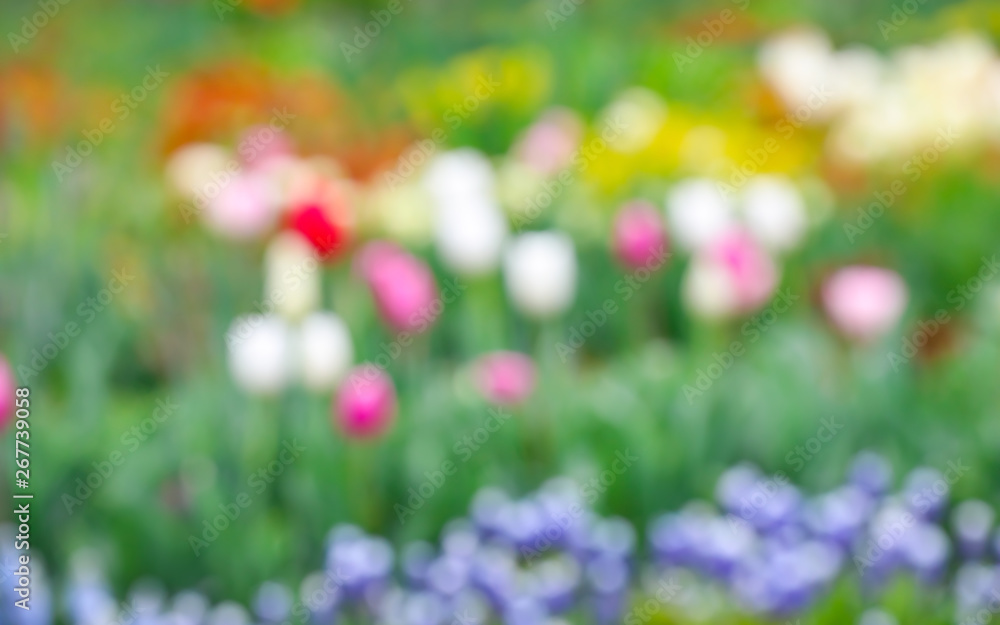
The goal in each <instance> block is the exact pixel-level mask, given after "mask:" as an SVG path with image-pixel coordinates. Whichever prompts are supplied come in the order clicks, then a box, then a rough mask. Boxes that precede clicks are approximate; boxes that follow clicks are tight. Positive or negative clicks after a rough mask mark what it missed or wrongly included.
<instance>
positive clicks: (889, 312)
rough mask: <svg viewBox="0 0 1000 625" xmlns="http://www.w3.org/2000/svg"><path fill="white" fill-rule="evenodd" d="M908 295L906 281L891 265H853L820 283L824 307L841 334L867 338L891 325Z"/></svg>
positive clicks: (875, 335) (895, 322) (873, 337)
mask: <svg viewBox="0 0 1000 625" xmlns="http://www.w3.org/2000/svg"><path fill="white" fill-rule="evenodd" d="M908 299H909V296H908V293H907V289H906V283H905V282H903V279H902V278H901V277H900V276H899V274H898V273H896V272H895V271H892V270H891V269H883V268H881V267H869V266H864V265H854V266H851V267H844V268H842V269H840V270H839V271H837V272H836V273H834V274H833V275H832V276H831V277H830V278H829V279H828V280H827V281H826V283H825V284H824V285H823V291H822V300H823V308H824V309H825V310H826V314H827V316H828V317H829V318H830V321H831V322H832V323H833V325H834V326H835V327H836V328H837V330H839V331H840V332H841V333H842V334H843V335H844V336H846V337H848V338H850V339H853V340H856V341H860V342H863V343H864V342H869V341H872V340H874V339H876V338H878V337H879V336H881V335H883V334H885V333H886V332H888V331H889V330H891V329H892V328H893V326H895V325H896V324H897V323H898V322H899V319H900V317H902V315H903V311H904V310H905V309H906V302H907V300H908Z"/></svg>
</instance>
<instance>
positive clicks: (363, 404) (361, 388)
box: [333, 363, 396, 438]
mask: <svg viewBox="0 0 1000 625" xmlns="http://www.w3.org/2000/svg"><path fill="white" fill-rule="evenodd" d="M395 414H396V389H395V387H394V386H393V384H392V379H391V378H390V377H389V376H388V375H386V373H385V372H384V371H382V370H381V369H379V368H378V367H376V366H375V365H373V364H371V363H366V364H363V365H361V366H359V367H355V368H354V369H352V370H351V371H350V373H348V374H347V378H346V379H345V380H344V382H343V384H341V386H340V390H338V391H337V396H336V399H335V400H334V415H333V416H334V420H335V421H336V423H337V426H338V427H339V428H340V430H341V431H342V432H343V433H344V434H346V435H347V436H349V437H351V438H371V437H374V436H378V435H380V434H382V433H383V432H384V431H385V430H386V429H387V428H388V427H389V425H390V424H391V423H392V420H393V417H395Z"/></svg>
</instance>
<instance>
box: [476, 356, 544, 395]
mask: <svg viewBox="0 0 1000 625" xmlns="http://www.w3.org/2000/svg"><path fill="white" fill-rule="evenodd" d="M474 376H475V381H476V386H477V387H478V388H479V392H480V393H481V394H482V395H483V397H485V398H486V399H487V400H488V401H490V402H492V403H494V404H501V405H509V404H519V403H521V402H523V401H524V400H525V399H527V398H528V396H529V395H531V393H532V391H534V390H535V378H536V371H535V363H534V362H532V360H531V358H529V357H528V356H526V355H524V354H520V353H517V352H508V351H498V352H493V353H490V354H486V355H484V356H481V357H480V358H479V359H478V361H476V363H475V365H474Z"/></svg>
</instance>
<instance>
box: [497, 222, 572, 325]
mask: <svg viewBox="0 0 1000 625" xmlns="http://www.w3.org/2000/svg"><path fill="white" fill-rule="evenodd" d="M576 274H577V268H576V253H575V251H574V249H573V241H572V240H571V239H570V238H569V236H567V235H566V234H563V233H561V232H529V233H527V234H522V235H521V236H519V237H517V238H515V239H514V240H512V241H511V242H510V243H509V244H508V246H507V250H506V253H505V255H504V283H505V285H506V287H507V294H508V295H509V296H510V299H511V301H512V302H513V304H514V306H515V308H517V309H518V310H520V311H521V312H522V313H524V314H525V315H528V316H531V317H537V318H545V317H553V316H555V315H558V314H560V313H562V312H565V311H566V309H568V308H569V306H570V305H571V304H572V303H573V297H574V295H575V294H576Z"/></svg>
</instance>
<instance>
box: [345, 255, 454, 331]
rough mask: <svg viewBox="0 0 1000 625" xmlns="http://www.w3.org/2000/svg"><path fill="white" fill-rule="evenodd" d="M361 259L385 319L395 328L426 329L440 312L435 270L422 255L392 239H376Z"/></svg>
mask: <svg viewBox="0 0 1000 625" xmlns="http://www.w3.org/2000/svg"><path fill="white" fill-rule="evenodd" d="M357 263H358V268H359V270H360V273H361V276H362V277H363V278H364V279H365V281H366V282H367V283H368V287H369V288H370V289H371V292H372V296H373V297H374V299H375V306H376V308H378V311H379V314H380V315H381V317H382V320H383V321H384V322H385V323H386V324H388V325H389V326H391V327H392V328H394V329H396V330H404V331H407V332H423V331H424V330H426V329H427V327H428V326H429V324H430V322H432V321H434V319H435V318H436V317H437V315H438V314H440V310H435V303H437V302H440V299H439V297H438V290H437V283H436V282H435V281H434V274H433V273H432V272H431V270H430V267H428V266H427V264H426V263H424V262H423V261H422V260H420V259H419V258H417V257H415V256H413V255H411V254H409V253H408V252H406V251H404V250H402V249H400V248H399V247H397V246H396V245H394V244H392V243H387V242H384V241H374V242H372V243H369V244H368V245H366V246H365V247H364V249H362V250H361V252H360V253H359V254H358V260H357Z"/></svg>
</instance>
